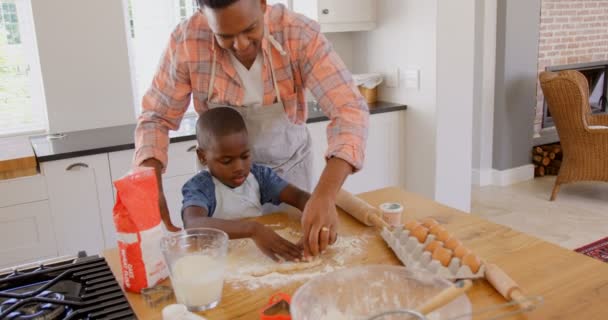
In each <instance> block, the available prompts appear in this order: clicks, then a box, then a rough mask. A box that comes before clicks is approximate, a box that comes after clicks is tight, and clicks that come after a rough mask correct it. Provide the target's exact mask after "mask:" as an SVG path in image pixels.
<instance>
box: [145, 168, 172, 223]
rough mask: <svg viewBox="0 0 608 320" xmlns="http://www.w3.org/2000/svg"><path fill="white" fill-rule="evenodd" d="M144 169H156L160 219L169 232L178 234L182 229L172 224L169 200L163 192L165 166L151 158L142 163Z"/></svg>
mask: <svg viewBox="0 0 608 320" xmlns="http://www.w3.org/2000/svg"><path fill="white" fill-rule="evenodd" d="M141 166H142V167H150V168H154V171H155V173H156V181H157V182H158V207H159V209H160V218H161V220H163V223H164V224H165V227H166V228H167V230H169V231H171V232H177V231H180V230H181V229H180V228H178V227H176V226H174V225H173V223H172V222H171V215H170V214H169V207H168V206H167V199H166V198H165V193H164V191H163V179H162V176H161V175H162V170H163V165H162V163H160V161H158V160H156V159H154V158H150V159H147V160H145V161H144V162H142V163H141Z"/></svg>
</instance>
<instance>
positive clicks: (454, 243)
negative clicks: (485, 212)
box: [445, 237, 462, 251]
mask: <svg viewBox="0 0 608 320" xmlns="http://www.w3.org/2000/svg"><path fill="white" fill-rule="evenodd" d="M461 245H462V242H460V240H458V239H456V238H454V237H452V238H449V239H448V240H446V241H445V247H446V248H448V249H450V250H452V251H454V250H456V248H458V247H460V246H461Z"/></svg>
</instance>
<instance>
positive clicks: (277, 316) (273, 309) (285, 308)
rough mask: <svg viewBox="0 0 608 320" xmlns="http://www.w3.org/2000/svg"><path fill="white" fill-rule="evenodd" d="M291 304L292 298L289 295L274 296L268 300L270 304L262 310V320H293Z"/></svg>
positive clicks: (278, 294) (279, 294)
mask: <svg viewBox="0 0 608 320" xmlns="http://www.w3.org/2000/svg"><path fill="white" fill-rule="evenodd" d="M290 303H291V297H290V296H289V295H288V294H286V293H277V294H274V295H273V296H272V297H270V300H268V304H267V305H266V306H265V307H264V308H263V309H262V310H260V320H291V315H290V314H289V304H290Z"/></svg>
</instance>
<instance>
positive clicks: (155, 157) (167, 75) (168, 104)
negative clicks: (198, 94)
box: [133, 27, 194, 231]
mask: <svg viewBox="0 0 608 320" xmlns="http://www.w3.org/2000/svg"><path fill="white" fill-rule="evenodd" d="M180 32H181V31H180V29H179V27H178V28H177V29H176V30H175V31H174V32H173V34H172V35H171V40H170V42H169V45H168V46H167V49H166V50H165V52H164V54H163V56H162V59H161V64H160V67H159V68H158V70H157V72H156V74H155V76H154V79H153V81H152V85H151V86H150V89H149V90H148V91H147V92H146V94H145V95H144V97H143V101H142V112H141V115H140V116H139V118H138V121H137V127H136V128H135V156H134V158H133V162H134V163H133V164H134V167H137V166H143V167H152V168H154V170H155V172H156V177H157V181H158V188H159V189H158V191H159V201H158V202H159V207H160V213H161V218H162V220H163V222H164V224H165V226H166V227H167V229H168V230H169V231H177V230H179V228H177V227H175V226H174V225H173V224H172V223H171V218H170V215H169V209H168V207H167V201H166V199H165V195H164V192H163V183H162V179H161V175H162V172H163V171H164V169H165V167H166V166H167V161H168V159H167V152H168V148H169V130H176V129H177V128H178V127H179V123H180V122H181V119H182V117H183V115H184V113H185V112H186V110H187V108H188V105H189V103H190V94H191V91H192V88H191V86H190V77H189V72H188V67H187V65H186V64H185V63H184V62H183V61H182V60H183V59H184V57H183V56H184V55H185V53H184V49H183V47H182V46H178V44H177V43H176V41H175V39H176V37H178V35H179V33H180ZM193 161H194V160H193Z"/></svg>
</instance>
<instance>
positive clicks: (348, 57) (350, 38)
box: [325, 32, 358, 72]
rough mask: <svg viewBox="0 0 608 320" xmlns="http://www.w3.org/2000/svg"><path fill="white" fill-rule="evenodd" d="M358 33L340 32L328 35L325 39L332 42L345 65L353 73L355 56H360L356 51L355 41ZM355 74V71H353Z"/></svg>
mask: <svg viewBox="0 0 608 320" xmlns="http://www.w3.org/2000/svg"><path fill="white" fill-rule="evenodd" d="M356 35H357V33H354V32H338V33H326V34H325V37H327V40H329V41H330V42H331V44H332V45H333V47H334V50H335V51H336V52H337V53H338V54H339V55H340V58H342V60H343V61H344V64H346V66H347V67H348V69H349V70H351V71H353V68H354V67H355V56H356V55H357V54H358V53H357V52H355V50H354V39H355V36H356ZM353 72H354V71H353Z"/></svg>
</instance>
